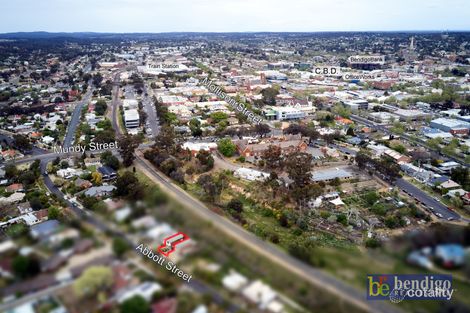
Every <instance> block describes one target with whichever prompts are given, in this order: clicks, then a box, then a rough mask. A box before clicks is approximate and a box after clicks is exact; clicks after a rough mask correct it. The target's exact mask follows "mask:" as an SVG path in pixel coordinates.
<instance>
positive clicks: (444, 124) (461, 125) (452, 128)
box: [429, 118, 470, 135]
mask: <svg viewBox="0 0 470 313" xmlns="http://www.w3.org/2000/svg"><path fill="white" fill-rule="evenodd" d="M429 125H430V126H431V127H432V128H437V129H440V130H442V131H445V132H448V133H451V134H452V135H455V134H461V135H466V134H468V131H469V129H470V123H467V122H464V121H459V120H454V119H449V118H438V119H435V120H432V121H431V123H429Z"/></svg>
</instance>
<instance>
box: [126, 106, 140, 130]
mask: <svg viewBox="0 0 470 313" xmlns="http://www.w3.org/2000/svg"><path fill="white" fill-rule="evenodd" d="M124 123H125V125H126V128H137V127H139V125H140V117H139V111H137V110H136V109H131V110H126V111H124Z"/></svg>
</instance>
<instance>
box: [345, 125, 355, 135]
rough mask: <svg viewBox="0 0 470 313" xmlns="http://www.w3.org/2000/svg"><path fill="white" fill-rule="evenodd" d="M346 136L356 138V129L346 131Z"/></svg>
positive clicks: (350, 128) (351, 128)
mask: <svg viewBox="0 0 470 313" xmlns="http://www.w3.org/2000/svg"><path fill="white" fill-rule="evenodd" d="M346 135H348V136H355V134H354V127H349V128H348V130H347V131H346Z"/></svg>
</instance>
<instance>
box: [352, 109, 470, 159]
mask: <svg viewBox="0 0 470 313" xmlns="http://www.w3.org/2000/svg"><path fill="white" fill-rule="evenodd" d="M350 118H351V120H353V121H355V122H358V123H361V124H364V125H366V126H369V127H371V128H374V129H377V130H380V131H382V132H384V133H385V134H387V135H396V134H394V133H393V132H392V131H391V130H389V129H388V128H387V127H385V126H383V125H380V124H377V123H374V122H372V121H370V120H368V119H366V118H363V117H361V116H358V115H353V114H351V116H350ZM399 136H400V137H401V138H403V139H405V140H407V141H408V142H412V143H419V144H421V145H422V146H423V147H426V149H428V150H430V151H433V152H436V153H442V151H441V150H440V149H439V150H434V149H431V148H429V147H427V144H426V141H424V140H422V139H420V138H412V137H411V136H409V135H407V134H401V135H399ZM445 157H446V158H447V159H449V160H452V161H454V162H457V163H459V164H460V165H462V166H470V164H466V163H465V162H463V161H462V160H460V159H457V158H455V157H453V156H449V155H446V156H445Z"/></svg>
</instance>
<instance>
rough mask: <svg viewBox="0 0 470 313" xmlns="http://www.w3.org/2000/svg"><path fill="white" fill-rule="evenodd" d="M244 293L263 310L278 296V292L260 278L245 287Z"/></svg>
mask: <svg viewBox="0 0 470 313" xmlns="http://www.w3.org/2000/svg"><path fill="white" fill-rule="evenodd" d="M242 295H243V296H244V297H245V298H247V299H248V300H249V301H250V302H252V303H255V304H257V305H258V307H259V308H260V309H261V310H265V309H266V308H267V307H268V305H269V303H270V302H271V301H273V300H274V299H275V298H276V297H277V293H276V292H275V291H274V290H273V289H272V288H271V287H270V286H268V285H266V284H264V283H263V282H261V281H260V280H256V281H254V282H252V283H251V284H250V285H248V287H246V288H245V289H243V291H242Z"/></svg>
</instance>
